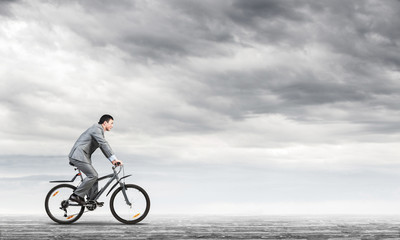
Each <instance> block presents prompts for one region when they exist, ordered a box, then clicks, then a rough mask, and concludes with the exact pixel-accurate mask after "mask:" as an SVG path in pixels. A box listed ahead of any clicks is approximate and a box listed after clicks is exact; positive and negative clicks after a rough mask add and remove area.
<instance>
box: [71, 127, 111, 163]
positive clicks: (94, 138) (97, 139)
mask: <svg viewBox="0 0 400 240" xmlns="http://www.w3.org/2000/svg"><path fill="white" fill-rule="evenodd" d="M99 147H100V149H101V151H102V152H103V153H104V155H105V156H106V157H107V158H110V157H111V156H112V155H114V153H113V150H112V149H111V147H110V145H109V144H108V142H107V140H106V139H105V138H104V129H103V127H102V126H101V125H100V124H94V125H93V126H91V127H90V128H88V129H87V130H86V131H85V132H84V133H82V135H81V136H80V137H79V138H78V140H76V143H75V144H74V146H73V147H72V149H71V152H70V153H69V158H72V159H75V160H77V161H81V162H86V163H90V164H91V163H92V159H91V156H92V154H93V152H94V151H96V149H97V148H99Z"/></svg>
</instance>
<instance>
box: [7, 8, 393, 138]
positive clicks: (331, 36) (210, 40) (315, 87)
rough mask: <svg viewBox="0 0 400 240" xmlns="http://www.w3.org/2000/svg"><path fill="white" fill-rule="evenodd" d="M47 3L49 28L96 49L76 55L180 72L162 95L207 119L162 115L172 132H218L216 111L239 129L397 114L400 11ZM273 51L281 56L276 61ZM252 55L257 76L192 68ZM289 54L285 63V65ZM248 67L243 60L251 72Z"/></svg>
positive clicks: (167, 80)
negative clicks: (260, 121) (280, 119)
mask: <svg viewBox="0 0 400 240" xmlns="http://www.w3.org/2000/svg"><path fill="white" fill-rule="evenodd" d="M39 3H40V4H43V5H44V6H47V7H50V8H51V7H53V8H51V9H52V12H49V11H47V12H48V14H50V16H57V17H53V18H52V21H51V23H49V24H51V25H52V26H53V27H57V26H61V27H62V28H65V29H68V30H71V31H73V32H74V33H76V34H77V36H78V37H80V38H82V39H84V40H87V41H88V42H89V43H90V46H91V47H93V49H90V50H86V49H85V48H81V49H78V48H77V49H75V50H76V51H79V52H82V54H89V55H90V54H93V52H96V51H97V50H101V49H105V48H108V47H110V46H111V47H114V48H116V49H118V50H120V51H121V52H123V53H124V54H126V56H128V59H124V61H126V62H128V65H127V67H129V64H131V65H132V66H133V65H143V66H145V67H148V68H151V71H152V70H153V69H156V68H158V67H159V68H162V67H163V66H167V67H166V68H168V66H171V67H172V68H174V69H179V70H178V71H176V72H174V73H171V74H170V75H175V76H169V77H166V76H164V75H162V74H159V75H155V77H156V78H158V79H159V81H160V82H164V84H163V87H165V89H163V90H165V91H170V92H172V93H175V96H176V97H177V98H178V99H179V101H181V102H182V103H184V104H188V105H189V106H192V107H194V108H195V109H198V110H200V111H198V112H195V110H194V111H193V114H192V113H186V112H184V113H182V111H181V112H179V111H173V110H172V109H173V108H170V107H169V106H168V105H163V106H161V107H160V109H158V110H155V111H154V112H152V113H151V114H152V115H151V116H153V117H155V118H158V119H159V120H160V122H165V121H167V122H168V123H170V124H169V125H170V126H171V128H170V129H180V130H183V131H189V132H191V131H195V132H201V131H202V130H215V129H216V125H219V124H217V123H216V122H213V121H207V120H206V117H204V118H201V116H199V115H206V114H205V112H207V111H211V112H213V113H215V114H221V115H224V116H227V117H230V118H232V119H235V120H238V119H245V118H246V117H247V116H248V115H252V114H282V115H284V116H286V117H288V118H293V119H303V120H307V119H308V118H311V119H313V118H315V117H317V118H319V119H325V117H324V116H323V113H322V114H320V115H318V114H319V111H318V109H317V108H318V107H319V106H320V108H321V109H324V108H326V107H327V106H328V107H331V108H333V109H334V108H337V109H340V110H343V111H346V112H347V113H348V114H346V116H345V117H343V119H337V120H346V121H354V122H357V121H361V120H360V119H358V117H357V116H358V115H360V112H359V111H362V110H364V109H368V108H369V107H381V108H384V109H391V110H393V111H397V110H398V107H397V105H396V104H393V99H397V98H398V95H399V94H398V90H399V84H398V83H397V82H396V81H395V77H393V76H394V75H395V74H396V71H398V69H399V63H400V57H399V56H400V54H398V53H399V50H398V44H399V36H400V33H399V31H397V24H396V23H398V22H399V21H400V17H399V16H400V14H399V11H400V10H399V9H400V7H399V2H398V1H386V2H384V3H383V2H380V1H327V0H326V1H316V2H314V1H259V0H250V1H168V2H165V1H151V2H150V1H118V2H110V1H68V2H65V1H56V2H53V1H41V2H39ZM31 4H33V3H31ZM25 14H26V16H20V17H21V19H22V18H23V17H26V18H27V19H30V20H37V21H38V22H42V21H43V19H42V18H43V16H41V15H35V14H33V13H31V12H29V13H25ZM17 17H18V16H17ZM38 19H39V20H38ZM50 29H51V28H50ZM265 49H273V52H274V53H276V54H275V55H273V53H272V54H271V55H268V53H267V52H268V51H265ZM243 51H252V52H254V53H257V52H259V53H260V54H261V55H262V56H261V57H260V60H259V63H258V65H257V66H256V67H254V66H252V64H249V65H248V67H247V68H246V67H243V68H240V67H239V68H236V69H235V68H225V66H224V62H222V63H220V66H217V67H216V68H214V69H204V68H196V67H197V66H195V64H192V65H191V62H192V61H193V59H200V60H203V61H204V62H207V61H208V60H209V61H213V60H215V59H227V60H226V61H225V62H227V63H229V58H232V59H233V58H235V57H236V56H238V55H240V53H241V52H243ZM310 52H311V53H310ZM280 54H286V59H283V58H282V59H281V56H279V55H280ZM313 54H314V55H313ZM315 54H316V55H317V56H322V57H320V61H318V60H315V59H314V58H315ZM318 54H319V55H318ZM93 55H95V56H96V57H97V55H96V54H93ZM292 56H293V60H292V61H287V60H291V59H290V58H291V57H292ZM303 59H308V60H309V62H308V63H306V62H304V61H302V60H303ZM103 60H104V59H101V60H99V61H103ZM248 60H250V59H243V60H241V63H242V65H246V64H247V61H248ZM262 61H265V62H266V63H265V66H263V63H262ZM269 62H276V63H277V64H274V65H268V63H269ZM130 74H131V75H133V76H134V75H135V72H131V73H130ZM129 79H130V76H129ZM127 81H131V80H127ZM67 97H68V96H67ZM11 99H13V98H11ZM13 101H16V102H17V103H19V102H20V101H21V100H19V99H15V100H13ZM125 102H126V103H130V102H131V101H130V100H129V99H127V100H125ZM341 103H346V104H347V106H348V109H343V108H342V107H341V105H340V104H341ZM161 104H162V103H161ZM360 105H361V106H364V108H361V109H360V108H359V106H360ZM352 107H353V108H354V110H353V111H352V110H351V108H352ZM201 111H204V112H201ZM370 114H371V116H369V117H374V116H373V114H374V113H373V112H371V113H370ZM363 117H365V116H364V115H363ZM382 118H383V116H382ZM325 120H327V119H325ZM174 124H176V126H175V127H172V126H174Z"/></svg>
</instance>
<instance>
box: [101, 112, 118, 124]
mask: <svg viewBox="0 0 400 240" xmlns="http://www.w3.org/2000/svg"><path fill="white" fill-rule="evenodd" d="M110 119H112V120H114V118H113V117H112V116H111V115H108V114H104V115H103V116H101V118H100V120H99V124H103V123H104V122H108V121H110Z"/></svg>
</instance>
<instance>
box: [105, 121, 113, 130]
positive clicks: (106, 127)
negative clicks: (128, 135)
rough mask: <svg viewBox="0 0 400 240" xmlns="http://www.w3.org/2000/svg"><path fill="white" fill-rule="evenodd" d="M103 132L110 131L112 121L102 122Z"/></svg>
mask: <svg viewBox="0 0 400 240" xmlns="http://www.w3.org/2000/svg"><path fill="white" fill-rule="evenodd" d="M103 124H104V130H106V131H110V130H111V129H112V128H113V127H114V120H112V119H110V120H108V122H107V121H106V122H104V123H103Z"/></svg>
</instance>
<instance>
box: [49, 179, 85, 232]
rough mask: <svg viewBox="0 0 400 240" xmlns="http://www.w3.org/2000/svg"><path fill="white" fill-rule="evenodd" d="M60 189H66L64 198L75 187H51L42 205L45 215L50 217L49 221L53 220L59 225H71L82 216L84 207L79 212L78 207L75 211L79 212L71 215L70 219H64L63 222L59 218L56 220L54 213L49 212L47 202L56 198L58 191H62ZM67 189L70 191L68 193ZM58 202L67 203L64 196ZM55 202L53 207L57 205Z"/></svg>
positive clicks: (66, 185) (67, 185)
mask: <svg viewBox="0 0 400 240" xmlns="http://www.w3.org/2000/svg"><path fill="white" fill-rule="evenodd" d="M62 188H67V193H66V194H67V195H66V196H68V197H69V195H70V194H71V193H72V192H73V191H74V190H75V189H76V187H75V186H73V185H70V184H59V185H57V186H55V187H53V188H52V189H50V191H49V192H48V193H47V195H46V199H45V202H44V205H45V209H46V213H47V215H48V216H49V217H50V219H51V220H53V221H54V222H57V223H60V224H71V223H73V222H75V221H77V220H78V219H79V218H80V217H81V216H82V214H83V211H84V210H85V207H84V206H82V207H81V209H80V210H79V207H77V210H79V212H78V213H77V214H73V215H71V216H72V217H71V216H68V217H65V220H63V219H62V218H60V217H58V218H57V217H56V216H55V213H53V212H52V211H51V210H50V206H49V205H50V204H49V201H50V199H51V198H53V197H55V196H57V195H58V193H59V191H60V190H58V189H62ZM68 188H70V189H71V190H72V191H69V190H68ZM57 190H58V191H57ZM59 200H62V201H64V200H67V201H68V199H65V196H64V198H61V199H59ZM57 202H58V201H57V200H55V205H57ZM59 206H60V207H61V202H60V205H59ZM60 211H61V212H62V211H63V210H61V209H60ZM60 211H59V214H60Z"/></svg>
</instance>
